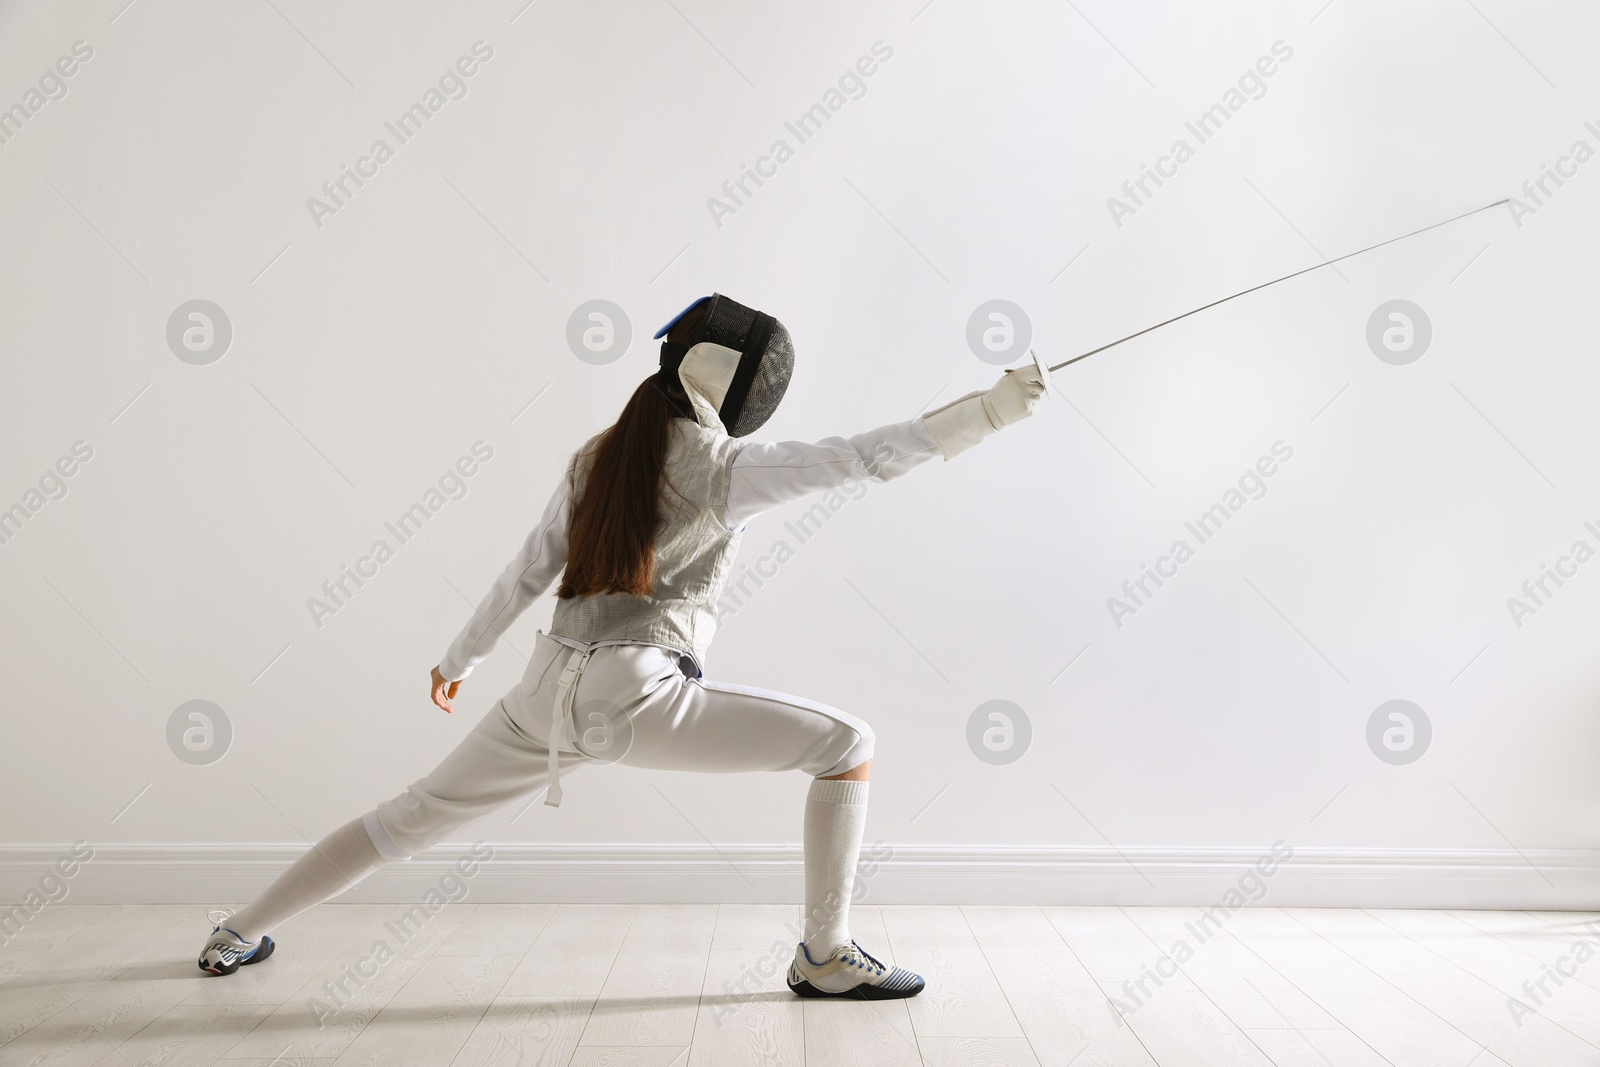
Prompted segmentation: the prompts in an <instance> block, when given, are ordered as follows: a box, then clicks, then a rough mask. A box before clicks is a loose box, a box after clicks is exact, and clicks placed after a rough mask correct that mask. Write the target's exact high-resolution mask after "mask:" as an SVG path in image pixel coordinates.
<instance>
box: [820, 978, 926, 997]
mask: <svg viewBox="0 0 1600 1067" xmlns="http://www.w3.org/2000/svg"><path fill="white" fill-rule="evenodd" d="M925 985H926V983H922V984H919V985H915V986H912V987H911V988H909V989H884V988H883V987H882V986H875V985H869V984H868V983H866V982H863V983H862V984H861V985H858V986H855V987H853V988H850V989H846V990H845V991H844V992H842V993H829V992H828V991H827V990H825V989H818V988H817V987H816V986H814V985H812V984H811V983H810V982H798V983H796V982H790V983H789V988H790V990H792V991H793V992H794V995H795V996H797V997H807V998H817V999H824V1000H905V999H906V998H907V997H914V996H916V995H917V994H918V993H920V992H922V990H923V988H924V986H925Z"/></svg>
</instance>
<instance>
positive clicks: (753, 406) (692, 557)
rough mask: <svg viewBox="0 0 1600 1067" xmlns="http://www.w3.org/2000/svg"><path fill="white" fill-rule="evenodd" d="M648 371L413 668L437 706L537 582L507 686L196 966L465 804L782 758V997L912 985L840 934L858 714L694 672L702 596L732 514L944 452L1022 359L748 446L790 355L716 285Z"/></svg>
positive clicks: (251, 908) (1007, 406) (702, 652)
mask: <svg viewBox="0 0 1600 1067" xmlns="http://www.w3.org/2000/svg"><path fill="white" fill-rule="evenodd" d="M656 337H657V338H663V337H664V338H665V339H664V340H663V342H662V345H661V358H660V368H659V370H658V371H656V372H655V373H653V374H651V375H650V376H649V377H647V378H646V379H644V381H643V382H641V383H640V384H639V386H638V387H637V389H635V391H634V393H633V396H632V397H631V399H629V401H628V403H627V405H626V406H625V407H624V408H623V411H622V414H621V415H620V416H619V417H618V419H617V421H616V423H615V424H614V425H612V426H611V427H609V428H608V429H606V430H604V431H602V432H601V433H599V434H597V435H595V436H594V437H593V438H591V439H589V440H588V441H587V442H586V443H585V444H584V445H583V446H582V447H581V448H580V449H578V451H577V452H576V453H575V454H574V456H573V457H572V459H571V461H570V462H569V463H568V464H567V466H566V471H565V475H564V477H563V478H562V479H561V481H560V484H558V485H557V487H556V489H555V491H554V493H553V494H552V496H551V497H550V500H549V503H548V504H547V505H546V507H545V509H544V512H543V515H542V517H541V518H540V519H539V522H538V524H537V525H536V526H535V527H534V529H533V531H532V532H531V533H529V534H528V536H527V538H526V540H525V541H524V542H523V544H522V547H521V550H520V551H519V552H518V553H517V555H516V558H514V559H513V560H512V561H511V563H510V564H509V565H508V566H507V567H506V569H505V571H504V572H503V573H502V574H501V575H500V576H499V578H498V579H497V580H496V581H495V582H494V584H493V586H492V587H491V588H490V590H489V592H488V594H487V595H486V596H485V597H484V598H483V601H482V603H481V604H479V605H478V608H477V610H476V611H474V612H473V613H472V617H471V618H470V619H469V620H468V622H467V624H466V626H465V628H464V629H462V631H461V632H460V634H459V636H457V637H456V639H455V640H454V642H452V643H451V645H450V647H449V649H448V651H446V653H445V655H444V658H443V659H442V660H441V661H440V662H439V665H438V666H437V667H435V668H434V669H433V677H432V698H433V701H434V703H435V704H437V705H438V706H439V707H440V708H442V709H443V710H445V711H447V712H449V711H453V710H454V700H455V697H456V694H457V691H458V689H459V687H460V686H461V683H462V681H463V680H464V679H466V678H467V677H468V676H470V675H471V673H472V671H473V668H474V667H476V666H477V665H478V664H479V663H481V662H482V661H483V660H484V658H485V657H487V656H488V655H489V654H490V653H491V652H492V651H493V650H494V648H495V645H496V642H497V641H498V640H499V638H500V636H501V634H502V633H504V632H505V630H506V629H507V628H508V627H509V626H510V625H511V624H512V622H513V621H515V620H516V619H517V617H518V616H519V615H521V614H522V612H523V611H524V610H525V609H527V607H528V605H529V604H530V603H532V602H533V601H534V600H535V599H536V598H537V597H539V596H540V595H542V594H543V593H544V592H545V591H546V590H547V589H548V588H550V587H551V586H552V585H556V587H557V592H556V598H557V599H556V604H555V609H554V615H553V617H552V620H551V623H550V628H549V632H548V633H544V632H541V633H540V634H539V636H538V638H537V642H536V644H535V646H534V649H533V653H532V655H531V657H530V660H529V664H528V668H527V671H526V672H525V674H524V676H523V678H522V681H521V682H520V683H519V684H518V685H517V686H516V687H515V688H514V689H512V690H511V692H509V693H507V694H506V695H505V696H504V697H502V698H501V699H500V700H499V701H498V702H497V703H495V705H494V706H493V707H491V708H490V709H489V711H488V713H487V714H486V715H485V716H484V717H483V719H482V720H481V721H480V722H479V723H478V724H477V725H476V726H475V727H474V728H473V729H472V731H471V732H470V733H468V734H467V736H466V737H465V738H464V739H463V740H462V741H461V743H460V744H459V745H458V746H457V747H456V748H455V750H454V751H452V752H451V753H450V754H449V755H448V756H446V757H445V758H444V760H443V762H441V763H440V764H439V765H438V766H437V767H436V768H434V770H433V771H432V772H431V773H429V774H427V775H426V776H424V777H422V778H420V779H418V780H417V781H415V782H413V783H411V784H410V785H409V786H407V787H406V789H405V790H404V791H403V792H401V793H400V794H399V795H397V796H395V797H393V798H391V799H389V800H386V801H384V802H383V803H381V804H379V805H378V806H377V807H376V808H375V809H373V810H372V811H369V812H367V813H366V814H364V815H362V816H360V817H359V818H356V819H353V820H351V821H350V822H348V823H346V824H345V825H343V826H341V827H340V828H339V829H337V830H335V831H333V833H331V834H329V835H328V836H327V837H326V838H324V839H323V840H321V841H319V842H317V844H315V845H314V846H312V847H311V849H309V850H308V851H307V852H306V853H305V854H304V855H303V856H302V857H301V858H300V859H298V860H297V861H295V863H294V864H292V865H291V866H290V867H289V868H288V870H286V871H285V872H284V873H283V874H282V875H280V876H279V877H278V878H277V880H276V881H274V882H273V883H272V884H271V885H270V886H268V887H267V889H266V890H265V891H264V892H263V893H262V894H261V895H260V896H259V897H257V898H256V899H255V900H254V901H253V902H252V903H250V904H249V905H247V906H246V907H244V908H243V909H241V910H240V911H238V912H237V913H228V912H223V913H221V914H218V915H215V916H213V920H214V922H215V927H214V929H213V930H212V931H211V933H210V935H209V936H208V937H207V938H206V939H205V943H204V945H203V946H202V948H201V952H200V958H199V965H200V968H201V969H202V970H203V971H205V972H207V973H208V974H213V975H226V974H232V973H234V972H235V971H236V970H237V969H238V968H239V967H240V966H246V965H251V964H255V963H259V962H261V961H262V960H265V959H266V958H267V957H269V956H270V955H271V954H272V951H273V940H272V937H271V931H272V930H273V929H275V928H277V927H278V926H279V925H280V924H282V923H284V922H285V921H287V920H288V919H290V918H291V917H293V916H294V915H297V914H299V913H300V912H302V911H304V910H306V909H307V908H310V907H312V906H314V905H316V904H318V903H321V902H322V901H325V900H328V899H329V898H331V897H334V896H337V895H338V894H340V893H343V892H344V891H345V890H347V889H349V888H350V887H351V886H353V885H355V884H356V883H357V882H359V881H360V880H361V879H362V878H364V877H366V876H367V875H368V874H370V873H372V872H373V871H374V870H376V869H378V868H379V867H381V866H383V865H384V864H385V863H389V862H392V861H403V860H407V859H410V858H411V857H413V856H416V855H418V854H419V853H421V852H423V851H425V850H426V849H428V848H429V847H430V846H432V845H434V844H435V843H437V842H440V841H442V840H444V839H446V838H448V837H450V836H451V835H453V834H455V833H457V832H459V831H460V830H462V829H463V828H464V827H466V826H468V825H469V824H471V823H472V822H474V821H476V820H477V819H480V818H482V817H483V816H485V815H487V814H489V813H490V812H492V811H495V810H497V809H499V808H502V807H504V806H506V805H509V804H513V803H516V802H517V801H519V800H525V799H527V798H534V797H536V796H537V794H538V793H539V791H541V790H543V791H545V794H546V795H545V803H546V804H548V805H551V806H558V805H560V803H561V801H562V786H563V784H564V781H565V779H566V778H567V777H568V776H570V775H572V774H574V773H575V772H577V771H579V770H581V769H583V768H585V767H586V766H592V765H594V764H597V763H616V764H620V765H622V766H629V767H651V768H663V769H672V770H685V771H706V772H713V773H729V772H740V771H800V772H803V773H804V774H806V775H808V776H810V777H811V779H812V781H811V785H810V787H809V792H808V794H807V797H806V803H805V812H804V822H803V827H802V840H803V844H804V857H805V905H804V914H803V929H802V937H801V941H800V943H799V944H798V945H796V947H795V953H794V960H793V963H792V964H791V966H790V968H789V971H788V985H789V988H790V989H791V990H793V991H794V992H795V993H796V994H798V995H800V996H803V997H848V998H855V999H866V1000H878V999H892V998H900V997H909V996H915V995H916V994H917V993H919V992H921V991H922V989H923V986H924V982H923V979H922V978H921V977H920V976H918V975H916V974H913V973H911V972H910V971H908V970H905V969H904V968H900V967H895V966H892V965H891V964H888V963H885V962H882V961H881V960H880V958H879V956H878V955H876V954H873V953H870V952H868V951H866V949H864V948H863V947H862V946H860V945H858V944H857V943H856V942H855V940H854V939H852V937H851V936H850V930H849V916H850V899H851V889H852V886H853V883H854V878H855V871H856V865H857V862H858V856H859V852H860V848H861V838H862V832H863V828H864V825H865V821H866V811H867V789H868V769H869V767H870V761H871V758H872V755H873V745H874V736H873V732H872V729H871V727H870V726H868V724H867V723H866V722H865V721H863V720H862V719H861V718H858V717H856V716H855V715H853V714H849V713H847V712H844V711H840V710H837V709H835V708H832V707H828V706H826V705H823V704H819V703H816V702H814V701H811V700H806V699H803V698H800V697H794V696H787V695H785V694H782V693H775V692H769V691H767V690H762V689H753V688H749V687H746V686H740V685H729V684H726V683H719V682H714V681H711V680H709V679H707V678H706V677H705V676H704V674H703V672H702V665H703V664H704V662H705V657H706V651H707V649H708V647H709V646H710V644H711V640H712V636H713V634H714V633H715V630H716V626H717V612H716V604H717V601H718V599H719V597H720V595H721V593H722V589H723V586H724V583H725V582H726V581H727V579H728V577H729V573H730V570H731V569H732V564H733V561H734V557H735V555H736V554H737V551H738V548H739V541H740V536H741V534H742V533H743V531H744V529H745V525H746V524H747V523H748V522H750V520H752V519H754V518H755V517H756V516H758V515H760V514H761V513H762V512H764V511H767V510H768V509H770V508H773V507H776V506H778V505H780V504H783V503H786V502H788V501H793V500H798V499H801V498H803V497H806V496H809V495H811V494H816V493H823V492H826V491H828V490H831V489H837V488H840V487H842V486H847V485H850V484H852V483H856V482H860V481H862V480H870V481H873V482H886V481H889V480H891V479H894V478H898V477H900V476H901V475H903V474H905V473H907V472H908V471H910V470H911V469H912V468H914V467H918V466H921V465H922V464H924V463H926V462H927V461H929V460H930V459H932V458H934V457H936V456H937V457H942V458H943V459H944V460H950V459H953V458H954V457H955V456H957V455H959V454H961V453H962V452H965V451H966V450H968V449H969V448H972V447H973V446H975V445H976V444H978V443H979V442H981V441H982V440H984V439H985V438H986V437H989V436H990V435H992V434H994V433H996V432H997V431H999V430H1001V429H1003V428H1005V427H1007V426H1010V425H1012V424H1014V423H1017V422H1019V421H1021V420H1023V419H1025V418H1027V417H1028V416H1029V415H1031V414H1032V413H1033V411H1034V409H1035V407H1036V406H1037V404H1038V403H1039V401H1040V397H1041V396H1042V395H1043V393H1044V391H1045V386H1044V381H1043V377H1042V374H1041V371H1040V369H1039V367H1038V366H1037V364H1035V365H1033V366H1026V367H1023V368H1019V369H1017V370H1016V371H1013V372H1008V373H1006V374H1003V375H1001V377H1000V380H999V381H998V382H996V383H995V385H994V386H993V387H992V388H990V389H988V390H985V391H979V392H974V393H969V394H967V395H966V396H963V397H961V398H960V399H958V400H955V401H953V402H951V403H949V404H945V405H944V406H942V407H940V408H938V409H936V410H934V411H931V412H928V413H926V414H923V415H920V416H918V417H917V418H914V419H911V420H910V421H907V422H899V423H894V424H892V425H887V426H882V427H879V428H878V429H875V430H869V431H867V432H865V433H860V434H856V435H855V436H853V437H848V438H846V437H829V438H825V439H823V440H821V441H818V442H816V443H814V444H813V443H803V442H795V441H783V442H771V443H758V442H753V441H750V440H748V435H749V434H751V433H753V432H754V431H755V430H757V429H759V428H760V427H761V425H762V424H763V423H765V422H766V421H767V419H768V418H769V417H770V416H771V415H772V413H773V411H774V409H775V408H776V407H777V405H778V403H779V401H780V400H782V399H783V396H784V393H785V390H786V389H787V388H788V385H789V380H790V377H791V374H792V373H793V369H794V348H793V344H792V342H791V339H790V336H789V332H788V330H786V329H785V328H784V326H783V324H782V323H781V322H779V321H778V320H777V319H775V318H773V317H772V316H771V315H767V314H763V313H761V312H758V311H754V310H752V309H751V308H747V307H745V306H743V305H742V304H739V303H737V302H735V301H733V300H731V299H729V298H728V297H726V296H722V295H718V294H713V295H712V296H709V297H704V298H701V299H699V300H697V301H695V302H694V303H693V304H691V305H690V306H689V307H688V308H686V309H685V310H684V311H683V312H682V313H680V314H679V315H678V316H677V317H676V318H674V319H673V320H672V321H671V322H669V323H668V324H667V325H666V326H664V327H662V329H661V330H660V331H659V332H658V333H657V334H656Z"/></svg>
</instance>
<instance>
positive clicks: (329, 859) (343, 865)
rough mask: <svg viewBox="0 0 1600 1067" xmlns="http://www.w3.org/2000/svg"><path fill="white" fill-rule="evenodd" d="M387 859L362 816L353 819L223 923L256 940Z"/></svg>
mask: <svg viewBox="0 0 1600 1067" xmlns="http://www.w3.org/2000/svg"><path fill="white" fill-rule="evenodd" d="M386 862H388V861H387V860H385V859H384V858H383V857H382V856H380V855H378V850H377V849H376V848H374V847H373V846H372V838H371V837H369V836H368V835H367V828H366V827H365V826H363V825H362V824H361V820H360V819H352V820H351V821H350V822H347V823H345V824H344V825H343V826H341V827H339V828H338V829H337V830H335V831H334V832H333V833H331V834H329V835H328V836H327V837H324V838H323V839H322V840H321V841H318V842H317V843H316V844H315V845H312V846H311V848H310V849H309V850H308V851H307V852H306V854H305V855H304V856H301V857H300V858H299V859H297V860H295V861H294V863H293V864H292V865H291V866H290V867H289V869H288V870H286V871H284V872H283V873H282V874H280V875H278V880H277V881H275V882H273V883H272V884H271V885H269V886H268V887H267V891H266V892H264V893H262V894H261V895H260V896H259V897H257V898H256V899H255V900H254V901H252V902H251V903H250V904H249V906H247V907H245V908H244V909H243V910H241V911H239V912H238V913H236V914H235V915H233V916H232V917H231V918H229V919H228V920H227V921H225V922H224V923H223V924H222V925H223V926H226V927H227V928H228V929H229V930H232V931H233V932H234V933H236V934H238V935H239V936H240V937H242V938H244V939H245V940H246V941H259V940H261V935H262V934H270V933H271V932H272V931H273V930H274V929H275V928H276V927H277V926H278V925H279V924H281V923H285V922H288V921H289V920H290V919H292V918H294V917H295V916H296V915H299V914H300V913H301V912H302V911H305V910H306V909H307V908H310V907H314V906H316V905H318V904H321V903H322V902H323V901H324V900H327V899H329V898H330V897H336V896H338V895H339V894H340V893H343V892H344V891H345V890H346V889H349V888H350V887H351V886H353V885H355V884H356V883H357V882H359V881H361V879H363V878H365V877H366V876H367V875H369V874H371V873H372V872H373V871H375V870H377V869H378V868H379V867H382V866H383V865H384V864H385V863H386Z"/></svg>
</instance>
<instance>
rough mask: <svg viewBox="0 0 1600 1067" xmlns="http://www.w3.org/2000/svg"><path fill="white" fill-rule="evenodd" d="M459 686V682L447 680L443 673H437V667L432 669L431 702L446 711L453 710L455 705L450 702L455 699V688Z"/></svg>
mask: <svg viewBox="0 0 1600 1067" xmlns="http://www.w3.org/2000/svg"><path fill="white" fill-rule="evenodd" d="M460 688H461V683H460V682H447V681H445V678H444V675H442V674H440V673H439V668H438V667H435V668H434V669H433V702H434V703H435V704H437V705H439V706H440V707H441V708H443V709H444V710H445V711H447V712H452V713H453V712H454V711H455V705H453V704H451V703H450V702H451V701H452V700H454V699H455V695H456V690H458V689H460Z"/></svg>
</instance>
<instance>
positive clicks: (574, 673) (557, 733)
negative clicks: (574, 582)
mask: <svg viewBox="0 0 1600 1067" xmlns="http://www.w3.org/2000/svg"><path fill="white" fill-rule="evenodd" d="M568 647H571V646H568ZM594 650H595V646H594V645H590V646H589V647H587V648H585V649H583V650H582V652H579V651H578V650H577V649H575V648H574V649H573V655H571V656H568V657H567V665H566V666H565V667H563V668H562V670H561V680H560V681H558V682H557V683H556V696H555V700H554V701H552V702H551V705H550V739H549V742H548V747H549V750H550V788H549V790H548V791H547V792H546V793H545V797H544V802H545V804H546V805H548V806H549V807H552V808H559V807H560V806H561V746H562V745H564V744H565V743H566V740H567V723H569V722H571V721H572V701H573V692H574V690H576V689H577V686H578V679H579V678H581V677H582V676H583V669H584V668H585V667H587V666H588V665H589V657H590V656H592V655H594ZM574 750H576V749H574Z"/></svg>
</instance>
